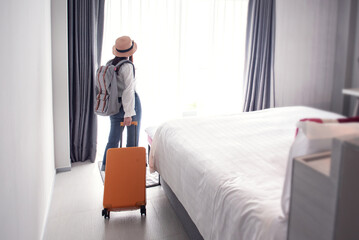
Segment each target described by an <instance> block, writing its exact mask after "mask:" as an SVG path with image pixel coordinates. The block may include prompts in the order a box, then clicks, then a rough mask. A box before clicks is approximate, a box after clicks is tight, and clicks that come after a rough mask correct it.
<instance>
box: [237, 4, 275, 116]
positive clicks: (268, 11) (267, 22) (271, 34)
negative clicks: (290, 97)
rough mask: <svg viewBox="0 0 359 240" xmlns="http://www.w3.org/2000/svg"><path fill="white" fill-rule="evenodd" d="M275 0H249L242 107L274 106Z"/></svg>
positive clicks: (245, 109)
mask: <svg viewBox="0 0 359 240" xmlns="http://www.w3.org/2000/svg"><path fill="white" fill-rule="evenodd" d="M274 45H275V0H249V4H248V21H247V36H246V63H245V79H244V80H245V91H246V92H245V102H244V108H243V111H245V112H248V111H255V110H260V109H264V108H270V107H274V106H275V102H274Z"/></svg>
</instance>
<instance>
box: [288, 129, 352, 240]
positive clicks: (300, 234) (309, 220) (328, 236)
mask: <svg viewBox="0 0 359 240" xmlns="http://www.w3.org/2000/svg"><path fill="white" fill-rule="evenodd" d="M288 239H290V240H344V239H348V240H350V239H359V136H347V137H343V138H339V139H335V140H334V141H333V149H332V152H331V153H330V152H324V153H319V154H314V155H308V156H304V157H298V158H295V159H294V163H293V177H292V190H291V205H290V214H289V222H288Z"/></svg>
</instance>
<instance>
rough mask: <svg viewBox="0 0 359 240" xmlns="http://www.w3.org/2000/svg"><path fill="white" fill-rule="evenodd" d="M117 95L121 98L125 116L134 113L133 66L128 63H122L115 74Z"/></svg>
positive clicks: (134, 81) (134, 86)
mask: <svg viewBox="0 0 359 240" xmlns="http://www.w3.org/2000/svg"><path fill="white" fill-rule="evenodd" d="M117 88H118V97H121V98H122V106H123V110H124V111H125V117H132V116H134V115H136V111H135V90H136V79H135V77H134V76H133V67H132V65H131V64H130V63H124V64H123V65H122V66H121V68H120V70H119V71H118V75H117Z"/></svg>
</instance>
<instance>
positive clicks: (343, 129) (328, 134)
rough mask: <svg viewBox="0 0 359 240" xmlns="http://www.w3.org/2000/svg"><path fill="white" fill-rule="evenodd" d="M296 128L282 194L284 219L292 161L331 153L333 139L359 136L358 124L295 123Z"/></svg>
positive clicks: (287, 202) (288, 199)
mask: <svg viewBox="0 0 359 240" xmlns="http://www.w3.org/2000/svg"><path fill="white" fill-rule="evenodd" d="M323 122H325V121H323ZM327 122H328V121H327ZM329 122H330V121H329ZM297 127H298V132H297V136H296V137H295V140H294V143H293V144H292V147H291V149H290V152H289V158H288V163H287V172H286V176H285V179H284V187H283V192H282V201H281V205H282V211H283V214H284V217H285V218H288V214H289V204H290V191H291V181H292V165H293V159H294V158H295V157H299V156H304V155H308V154H313V153H319V152H324V151H331V148H332V141H333V138H336V137H341V136H344V135H353V134H359V123H357V122H356V123H355V122H348V123H338V122H337V121H335V123H333V122H330V123H318V122H311V121H301V122H298V123H297Z"/></svg>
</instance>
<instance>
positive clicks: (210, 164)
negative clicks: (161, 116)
mask: <svg viewBox="0 0 359 240" xmlns="http://www.w3.org/2000/svg"><path fill="white" fill-rule="evenodd" d="M338 117H341V115H338V114H334V113H330V112H326V111H322V110H318V109H314V108H308V107H284V108H274V109H267V110H262V111H256V112H249V113H241V114H236V115H226V116H214V117H203V118H186V119H178V120H172V121H168V122H166V123H164V124H162V125H161V126H159V127H158V129H157V131H156V133H155V136H154V138H153V142H152V146H151V153H150V155H151V156H150V167H151V168H152V170H156V171H158V172H159V173H160V174H161V176H162V177H163V178H164V179H165V180H166V182H167V184H168V185H169V187H170V188H171V189H172V191H173V192H174V194H176V196H177V198H178V200H179V201H180V202H181V203H182V205H183V206H184V208H185V209H186V210H187V212H188V214H189V216H190V217H191V219H192V220H193V222H194V223H195V225H196V226H197V228H198V230H199V232H200V233H201V235H202V236H203V238H204V239H237V240H238V239H243V240H250V239H263V240H271V239H273V240H274V239H275V240H284V239H286V231H287V220H286V219H285V218H284V216H283V213H282V210H281V203H280V200H281V195H282V189H283V181H284V176H285V172H286V165H287V159H288V153H289V149H290V146H291V144H292V142H293V140H294V137H295V131H296V123H297V121H299V120H300V119H301V118H338Z"/></svg>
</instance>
